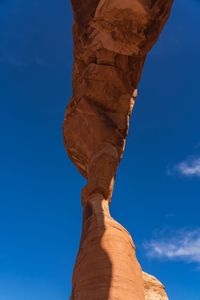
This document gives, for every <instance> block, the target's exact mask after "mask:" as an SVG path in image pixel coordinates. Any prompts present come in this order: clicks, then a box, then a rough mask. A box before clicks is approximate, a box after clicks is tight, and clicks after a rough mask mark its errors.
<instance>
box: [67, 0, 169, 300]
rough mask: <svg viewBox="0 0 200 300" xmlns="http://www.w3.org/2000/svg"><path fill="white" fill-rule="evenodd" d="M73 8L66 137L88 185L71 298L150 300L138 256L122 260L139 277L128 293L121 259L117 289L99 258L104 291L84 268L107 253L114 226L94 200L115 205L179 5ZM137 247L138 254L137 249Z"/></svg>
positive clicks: (142, 2) (77, 3)
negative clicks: (137, 107) (162, 41)
mask: <svg viewBox="0 0 200 300" xmlns="http://www.w3.org/2000/svg"><path fill="white" fill-rule="evenodd" d="M71 2H72V7H73V12H74V26H73V36H74V64H73V76H72V77H73V78H72V88H73V89H72V91H73V92H72V98H71V100H70V102H69V105H68V107H67V110H66V114H65V120H64V125H63V133H64V144H65V148H66V150H67V153H68V155H69V157H70V159H71V160H72V162H73V163H74V164H75V166H76V167H77V168H78V170H79V172H80V173H81V174H82V175H83V176H84V177H85V178H86V180H87V184H86V186H85V187H84V189H83V191H82V205H83V233H82V240H81V245H80V250H79V256H78V263H76V267H75V272H74V274H75V275H74V279H73V293H72V299H73V300H79V299H80V300H82V299H83V300H85V299H87V300H90V299H91V300H93V299H95V300H98V299H99V300H104V299H105V300H106V299H112V300H114V299H126V300H129V299H130V300H133V299H135V300H136V299H137V300H140V299H141V300H144V287H143V279H142V272H141V268H140V266H139V264H138V263H136V261H135V259H136V258H134V257H135V256H134V255H133V256H130V257H131V259H132V263H131V261H130V259H129V260H127V261H126V259H125V258H124V259H125V260H124V262H123V264H127V266H128V267H127V268H128V269H129V271H127V272H130V274H133V273H131V272H135V274H137V276H135V279H134V284H132V283H131V284H130V285H127V286H129V287H127V286H126V288H124V287H123V285H121V286H120V282H122V281H123V280H124V279H123V278H126V280H127V282H128V279H127V277H126V276H125V271H124V269H123V268H122V269H121V271H120V268H119V267H118V266H117V263H118V258H117V256H114V257H115V258H112V260H111V263H108V265H109V267H108V266H107V267H105V270H107V272H108V273H109V274H111V275H109V276H111V277H112V278H118V279H119V281H118V282H119V284H113V281H112V280H110V281H109V282H110V285H109V287H108V285H106V287H105V281H106V278H107V277H106V275H105V274H104V275H103V274H102V273H98V272H97V273H96V270H99V268H100V267H102V266H103V262H102V260H101V259H99V260H98V259H97V260H94V262H93V263H92V267H91V270H92V271H91V272H90V280H92V278H93V280H97V281H98V282H101V284H100V285H99V286H95V285H94V286H95V288H94V286H93V285H92V282H91V283H90V284H89V283H88V284H89V285H88V284H86V283H85V281H84V280H85V279H84V278H86V277H85V276H86V269H84V268H83V269H82V266H84V265H90V262H91V260H92V259H94V258H95V257H96V253H98V249H97V248H98V247H99V251H100V252H101V250H102V249H101V247H102V243H103V241H104V231H103V232H102V228H104V229H105V233H106V232H107V231H106V230H107V229H106V228H108V224H110V222H107V220H108V218H107V217H105V218H104V210H103V211H102V212H101V218H100V220H99V214H98V215H95V209H94V203H93V200H94V199H96V197H97V195H98V197H99V199H100V200H99V201H100V203H101V202H102V199H103V200H104V201H107V205H108V204H109V203H110V201H111V197H112V191H113V187H114V180H115V176H116V172H117V168H118V166H119V163H120V160H121V158H122V155H123V152H124V149H125V142H126V136H127V133H128V128H129V120H130V115H131V112H132V109H133V107H134V104H135V100H136V97H137V87H138V83H139V80H140V78H141V74H142V68H143V64H144V62H145V58H146V55H147V53H148V52H149V50H150V49H151V48H152V46H153V45H154V43H155V42H156V40H157V39H158V37H159V34H160V32H161V31H162V29H163V26H164V25H165V23H166V21H167V19H168V17H169V14H170V10H171V7H172V3H173V0H72V1H71ZM99 195H100V196H99ZM98 197H97V198H98ZM97 202H98V201H97ZM95 203H96V202H95ZM95 205H96V204H95ZM97 216H98V217H97ZM102 216H103V217H102ZM110 218H111V217H110ZM92 220H95V222H96V223H95V222H93V221H92ZM102 222H103V223H102ZM113 222H114V221H113ZM100 224H101V227H99V226H100ZM102 224H103V225H102ZM112 224H113V223H112ZM102 226H103V227H102ZM109 226H110V225H109ZM88 230H89V231H88ZM99 231H100V232H101V239H100V238H99V239H97V240H98V243H96V246H95V251H94V252H93V255H92V253H91V251H90V243H89V240H88V239H89V236H90V234H91V232H92V235H91V236H92V240H93V239H95V238H96V237H95V234H97V235H98V232H99ZM122 232H123V234H124V240H127V236H126V234H125V231H121V230H120V229H119V230H116V232H115V235H110V239H106V242H104V243H103V245H104V246H105V244H106V243H107V244H109V243H110V244H111V245H112V244H113V245H115V247H107V246H105V249H107V250H106V251H105V252H106V255H107V257H109V258H110V257H111V256H112V253H114V250H116V251H117V252H118V253H120V255H121V256H123V253H124V251H121V250H120V249H121V243H120V242H119V243H115V242H114V239H116V238H117V233H118V234H122ZM128 244H130V243H128ZM128 244H127V245H128ZM97 245H98V247H97ZM83 247H84V248H83ZM127 247H128V246H127ZM132 248H133V253H135V250H134V247H132ZM112 251H113V252H112ZM127 251H128V250H127ZM83 252H84V255H82V253H83ZM80 256H81V257H82V259H81V260H80V259H79V258H80ZM104 258H105V257H104ZM77 264H78V267H77ZM121 267H123V266H122V265H121ZM131 268H134V271H131ZM83 270H84V271H83ZM80 274H81V275H80ZM95 274H96V275H95ZM78 278H79V279H78ZM95 278H96V279H95ZM131 280H132V279H131ZM115 282H116V281H115ZM131 282H132V281H131ZM131 286H132V287H131ZM84 289H87V291H88V293H89V292H90V291H89V290H90V289H91V290H94V289H95V293H96V294H95V295H96V296H95V298H94V294H93V296H88V294H87V297H86V296H84V297H83V296H82V295H83V294H84V293H83V290H84ZM105 289H106V293H105ZM108 289H109V291H108ZM125 289H126V290H127V289H128V290H129V291H128V290H127V291H126V292H127V293H129V295H127V296H126V298H124V296H123V295H124V290H125ZM103 290H104V296H103ZM80 291H81V292H80ZM116 291H117V292H116ZM91 293H92V292H91ZM105 294H106V295H107V296H105ZM84 295H85V294H84ZM91 295H92V294H91ZM136 295H137V296H136ZM85 297H86V298H85Z"/></svg>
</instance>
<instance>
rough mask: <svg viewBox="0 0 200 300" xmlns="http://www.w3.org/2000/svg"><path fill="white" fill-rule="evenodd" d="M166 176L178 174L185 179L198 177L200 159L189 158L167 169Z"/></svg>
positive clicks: (199, 173)
mask: <svg viewBox="0 0 200 300" xmlns="http://www.w3.org/2000/svg"><path fill="white" fill-rule="evenodd" d="M167 173H168V175H176V174H180V175H182V176H185V177H200V157H195V158H189V159H187V160H185V161H182V162H180V163H178V164H177V165H175V166H174V167H173V168H170V169H168V172H167Z"/></svg>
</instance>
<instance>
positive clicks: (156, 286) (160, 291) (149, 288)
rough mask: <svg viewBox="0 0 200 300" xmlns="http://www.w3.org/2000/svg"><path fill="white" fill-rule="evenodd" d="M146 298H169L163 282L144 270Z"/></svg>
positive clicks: (146, 299)
mask: <svg viewBox="0 0 200 300" xmlns="http://www.w3.org/2000/svg"><path fill="white" fill-rule="evenodd" d="M143 279H144V287H145V300H169V299H168V297H167V294H166V291H165V287H164V286H163V284H162V283H161V282H160V281H159V280H158V279H156V278H155V277H154V276H151V275H149V274H147V273H145V272H143Z"/></svg>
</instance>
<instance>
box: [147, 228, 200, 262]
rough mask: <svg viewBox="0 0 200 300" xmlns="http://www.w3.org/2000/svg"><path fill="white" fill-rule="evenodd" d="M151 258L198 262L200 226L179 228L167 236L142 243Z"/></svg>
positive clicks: (199, 254)
mask: <svg viewBox="0 0 200 300" xmlns="http://www.w3.org/2000/svg"><path fill="white" fill-rule="evenodd" d="M144 247H145V249H146V250H147V255H148V256H149V257H151V258H160V259H167V260H181V261H184V262H194V263H198V265H199V264H200V228H198V229H196V230H180V231H176V232H173V233H172V234H170V235H169V236H168V237H165V238H162V237H161V238H157V239H153V240H151V241H149V242H146V243H145V244H144Z"/></svg>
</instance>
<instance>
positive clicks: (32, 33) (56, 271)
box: [0, 0, 200, 300]
mask: <svg viewBox="0 0 200 300" xmlns="http://www.w3.org/2000/svg"><path fill="white" fill-rule="evenodd" d="M68 2H69V1H67V2H66V1H64V0H62V1H53V0H29V1H27V0H0V122H1V126H0V136H1V140H0V141H1V144H0V145H1V147H0V151H1V152H0V153H1V155H0V300H45V299H48V300H64V299H69V295H70V290H71V274H72V270H73V264H74V260H75V256H76V252H77V249H78V244H79V237H80V229H81V205H80V192H81V188H82V187H83V186H84V184H85V181H84V179H83V178H82V177H81V176H80V175H79V173H78V172H77V170H76V169H75V167H74V166H73V165H72V163H71V162H70V161H69V159H68V158H67V156H66V153H65V150H64V147H63V143H62V130H61V128H62V122H63V118H64V112H65V107H66V105H67V103H68V100H69V99H70V95H71V66H72V36H71V29H72V28H71V27H72V15H71V10H70V5H69V3H68ZM175 2H176V3H175V5H174V9H173V12H172V15H171V18H170V20H169V22H168V24H167V26H166V28H165V30H164V31H163V33H162V35H161V37H160V40H159V42H158V43H157V45H156V47H155V48H154V49H153V51H152V52H151V53H150V55H149V57H148V59H147V61H146V64H145V68H144V72H143V78H142V80H141V82H140V86H139V97H138V99H137V104H136V107H135V109H134V112H133V116H132V119H131V127H130V132H129V136H128V141H127V148H126V152H125V155H124V158H123V161H122V162H121V165H120V168H119V172H118V174H117V180H116V185H115V191H114V196H113V202H112V206H111V211H112V215H113V216H114V217H115V218H116V219H117V220H118V221H119V222H121V223H122V224H123V225H124V226H125V227H126V228H127V229H128V230H129V231H130V233H131V234H132V236H133V238H134V241H135V243H136V246H137V255H138V258H139V260H140V262H141V264H142V267H143V269H144V270H146V271H147V272H150V273H151V274H154V275H156V276H157V277H159V278H160V279H161V280H162V281H163V282H164V284H165V285H166V287H167V291H168V294H169V298H170V300H200V82H199V79H200V59H199V52H200V1H197V0H176V1H175Z"/></svg>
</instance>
